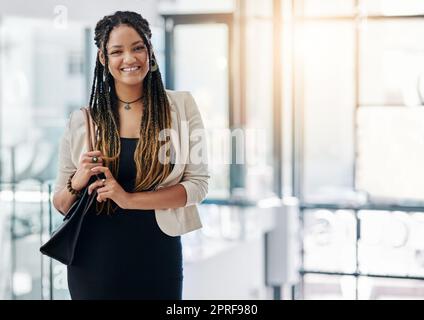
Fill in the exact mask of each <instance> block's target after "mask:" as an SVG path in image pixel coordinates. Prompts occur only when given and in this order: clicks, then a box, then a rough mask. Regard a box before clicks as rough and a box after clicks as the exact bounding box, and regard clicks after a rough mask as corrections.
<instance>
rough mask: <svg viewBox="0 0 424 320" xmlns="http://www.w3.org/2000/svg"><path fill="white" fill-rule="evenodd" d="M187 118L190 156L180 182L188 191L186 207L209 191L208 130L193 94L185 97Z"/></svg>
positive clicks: (198, 200) (197, 201)
mask: <svg viewBox="0 0 424 320" xmlns="http://www.w3.org/2000/svg"><path fill="white" fill-rule="evenodd" d="M185 110H186V119H187V121H188V127H189V157H188V163H187V164H186V165H185V170H184V173H183V177H182V179H181V181H180V184H181V185H183V186H184V188H185V190H186V193H187V202H186V204H185V207H188V206H192V205H195V204H199V203H201V202H202V201H203V199H205V198H206V195H207V193H208V180H209V178H210V175H209V172H208V159H207V143H206V132H205V128H204V125H203V121H202V117H201V116H200V112H199V109H198V107H197V105H196V102H195V101H194V99H193V96H192V95H191V94H190V93H189V92H187V93H186V97H185Z"/></svg>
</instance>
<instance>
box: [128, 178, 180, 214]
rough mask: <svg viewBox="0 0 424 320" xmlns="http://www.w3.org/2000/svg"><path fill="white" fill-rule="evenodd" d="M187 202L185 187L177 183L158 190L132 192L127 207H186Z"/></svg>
mask: <svg viewBox="0 0 424 320" xmlns="http://www.w3.org/2000/svg"><path fill="white" fill-rule="evenodd" d="M186 202H187V194H186V191H185V188H184V187H183V186H182V185H181V184H176V185H173V186H170V187H167V188H162V189H159V190H156V191H144V192H133V193H130V194H129V199H128V207H127V209H134V210H136V209H138V210H148V209H173V208H181V207H184V206H185V204H186Z"/></svg>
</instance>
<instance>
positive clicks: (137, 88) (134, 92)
mask: <svg viewBox="0 0 424 320" xmlns="http://www.w3.org/2000/svg"><path fill="white" fill-rule="evenodd" d="M115 89H116V94H117V96H118V98H119V99H120V100H122V101H125V102H131V101H134V100H137V99H139V98H140V97H141V96H142V95H143V85H140V84H137V85H133V86H130V85H126V84H122V83H119V82H118V83H116V82H115ZM140 103H141V100H138V101H137V102H134V103H132V104H131V107H137V106H140ZM123 106H124V103H123V102H120V101H119V109H121V108H122V107H123Z"/></svg>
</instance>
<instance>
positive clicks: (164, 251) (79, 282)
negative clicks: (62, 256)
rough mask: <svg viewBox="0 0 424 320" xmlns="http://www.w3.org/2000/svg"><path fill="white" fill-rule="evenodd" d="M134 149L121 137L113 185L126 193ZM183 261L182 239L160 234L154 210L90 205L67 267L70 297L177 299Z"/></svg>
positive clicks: (132, 143)
mask: <svg viewBox="0 0 424 320" xmlns="http://www.w3.org/2000/svg"><path fill="white" fill-rule="evenodd" d="M136 145H137V139H136V138H134V139H132V138H121V155H120V164H119V167H120V168H119V174H118V178H117V181H118V182H119V183H120V185H121V186H122V187H123V188H124V189H125V191H127V192H131V191H132V190H133V188H134V182H135V174H136V168H135V163H134V159H133V154H134V150H135V148H136ZM182 260H183V258H182V247H181V237H180V236H177V237H171V236H168V235H167V234H165V233H164V232H162V230H161V229H160V228H159V226H158V224H157V222H156V218H155V212H154V210H124V209H121V208H119V207H118V209H117V210H116V212H115V213H113V214H111V215H107V214H100V215H96V214H95V206H93V207H92V209H91V211H90V212H89V213H88V214H87V216H86V217H85V219H84V222H83V226H82V228H81V234H80V238H79V241H78V245H77V248H76V256H75V258H74V262H73V264H72V265H71V266H68V286H69V291H70V294H71V298H72V299H177V300H180V299H181V298H182V285H183V266H182Z"/></svg>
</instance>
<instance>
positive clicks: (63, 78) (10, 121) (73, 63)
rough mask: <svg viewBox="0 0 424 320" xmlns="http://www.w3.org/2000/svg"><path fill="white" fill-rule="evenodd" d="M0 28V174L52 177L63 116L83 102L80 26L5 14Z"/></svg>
mask: <svg viewBox="0 0 424 320" xmlns="http://www.w3.org/2000/svg"><path fill="white" fill-rule="evenodd" d="M1 33H2V36H1V40H0V41H1V43H0V47H1V48H2V50H1V51H0V64H1V66H2V67H1V69H0V72H1V77H0V78H1V79H3V81H2V82H1V83H0V86H1V90H0V91H1V92H2V93H3V94H2V96H1V97H0V99H1V101H0V102H1V103H0V105H1V111H0V113H1V115H2V116H1V119H0V121H1V123H0V130H1V133H0V137H1V141H0V146H1V152H2V155H1V156H2V159H3V157H4V160H3V161H2V162H3V163H2V169H3V170H2V174H3V176H2V177H1V179H2V180H3V181H5V180H6V181H11V179H12V174H13V172H12V169H14V170H15V172H14V174H15V178H16V180H17V181H19V180H23V179H38V180H40V181H46V180H49V179H53V178H54V177H55V175H56V166H57V148H58V143H59V139H58V137H60V136H61V133H62V132H63V129H64V127H65V120H66V118H67V117H68V114H69V112H70V111H71V110H73V109H75V108H80V107H81V106H83V105H85V104H86V101H85V93H86V90H85V88H84V85H85V80H84V79H85V78H84V74H83V73H82V66H81V64H82V63H83V62H84V61H83V60H82V59H83V57H84V48H83V45H84V37H83V36H84V33H83V27H82V26H79V25H74V24H71V23H68V28H67V29H58V28H52V27H51V21H50V20H47V21H44V20H35V19H29V18H28V19H27V18H9V17H6V18H4V20H3V21H2V30H1ZM23 61H24V63H23ZM6 79H7V81H5V80H6ZM13 152H14V157H13V156H12V153H13Z"/></svg>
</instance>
